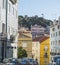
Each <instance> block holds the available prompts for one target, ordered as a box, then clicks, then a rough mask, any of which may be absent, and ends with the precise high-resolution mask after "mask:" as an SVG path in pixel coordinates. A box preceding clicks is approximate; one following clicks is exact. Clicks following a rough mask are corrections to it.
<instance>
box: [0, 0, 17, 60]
mask: <svg viewBox="0 0 60 65" xmlns="http://www.w3.org/2000/svg"><path fill="white" fill-rule="evenodd" d="M17 31H18V16H17V0H0V60H1V59H2V60H3V59H4V58H6V57H9V58H11V57H13V58H17V33H18V32H17ZM6 38H7V39H6Z"/></svg>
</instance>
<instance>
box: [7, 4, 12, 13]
mask: <svg viewBox="0 0 60 65" xmlns="http://www.w3.org/2000/svg"><path fill="white" fill-rule="evenodd" d="M10 8H11V5H10V3H8V12H10Z"/></svg>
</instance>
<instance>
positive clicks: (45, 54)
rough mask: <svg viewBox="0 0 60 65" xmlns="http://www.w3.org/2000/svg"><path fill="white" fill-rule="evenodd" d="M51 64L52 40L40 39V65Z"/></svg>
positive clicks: (47, 38)
mask: <svg viewBox="0 0 60 65" xmlns="http://www.w3.org/2000/svg"><path fill="white" fill-rule="evenodd" d="M49 62H50V38H49V37H46V36H44V37H42V38H41V39H40V65H47V64H48V63H49Z"/></svg>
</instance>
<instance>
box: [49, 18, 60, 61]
mask: <svg viewBox="0 0 60 65" xmlns="http://www.w3.org/2000/svg"><path fill="white" fill-rule="evenodd" d="M50 48H51V49H50V53H51V61H52V59H53V56H54V55H60V17H59V19H58V20H54V22H53V23H51V25H50Z"/></svg>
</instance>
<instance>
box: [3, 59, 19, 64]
mask: <svg viewBox="0 0 60 65" xmlns="http://www.w3.org/2000/svg"><path fill="white" fill-rule="evenodd" d="M3 63H4V64H5V65H20V63H19V62H18V60H17V59H15V58H9V59H4V61H3Z"/></svg>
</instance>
